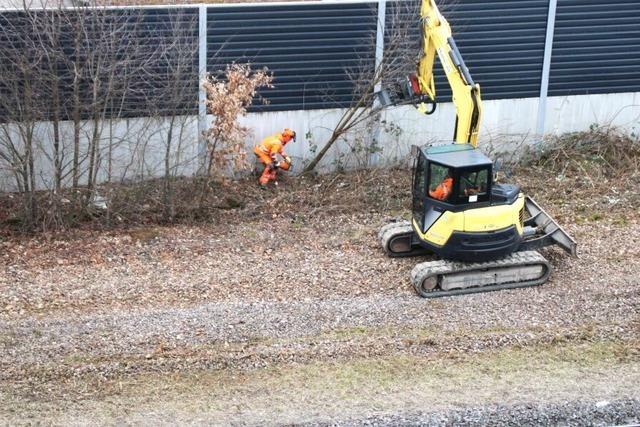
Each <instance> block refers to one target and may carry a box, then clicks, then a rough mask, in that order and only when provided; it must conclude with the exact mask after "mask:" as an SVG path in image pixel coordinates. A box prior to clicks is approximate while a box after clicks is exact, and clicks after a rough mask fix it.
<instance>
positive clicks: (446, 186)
mask: <svg viewBox="0 0 640 427" xmlns="http://www.w3.org/2000/svg"><path fill="white" fill-rule="evenodd" d="M452 190H453V178H451V176H450V175H449V174H447V176H446V177H445V178H444V179H443V180H442V182H441V183H440V184H438V186H437V187H436V188H435V190H431V191H429V196H431V197H433V198H434V199H436V200H447V198H449V195H450V194H451V191H452Z"/></svg>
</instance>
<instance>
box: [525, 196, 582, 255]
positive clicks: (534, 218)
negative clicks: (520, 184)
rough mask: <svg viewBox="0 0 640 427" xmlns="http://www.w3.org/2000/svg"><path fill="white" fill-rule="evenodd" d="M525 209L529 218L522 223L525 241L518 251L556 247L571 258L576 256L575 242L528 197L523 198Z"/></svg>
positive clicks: (576, 245)
mask: <svg viewBox="0 0 640 427" xmlns="http://www.w3.org/2000/svg"><path fill="white" fill-rule="evenodd" d="M525 209H526V210H527V213H528V214H529V216H530V217H529V218H527V219H526V220H525V221H524V227H525V232H524V234H525V239H524V241H523V243H522V245H520V248H518V250H520V251H526V250H531V249H538V248H542V247H544V246H550V245H558V246H560V247H561V248H562V249H564V250H565V251H567V252H568V253H569V254H571V255H572V256H577V247H578V244H577V243H576V241H575V240H573V239H572V238H571V236H569V234H567V232H566V231H564V230H563V229H562V227H560V225H559V224H558V223H557V222H556V221H554V219H553V218H551V216H550V215H549V214H548V213H546V212H545V211H544V209H542V208H541V207H540V206H539V205H538V204H537V203H536V202H535V201H534V200H533V199H532V198H531V197H529V196H526V198H525Z"/></svg>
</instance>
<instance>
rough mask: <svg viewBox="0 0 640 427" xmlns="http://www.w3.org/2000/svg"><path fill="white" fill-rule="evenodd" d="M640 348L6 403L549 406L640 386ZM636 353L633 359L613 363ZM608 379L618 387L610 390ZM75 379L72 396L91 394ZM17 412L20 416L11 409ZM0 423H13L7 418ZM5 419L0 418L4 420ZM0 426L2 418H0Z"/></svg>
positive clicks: (428, 361)
mask: <svg viewBox="0 0 640 427" xmlns="http://www.w3.org/2000/svg"><path fill="white" fill-rule="evenodd" d="M638 349H639V347H638V343H634V344H629V343H618V342H607V341H603V342H595V343H590V342H580V343H571V342H570V343H564V344H561V345H542V346H538V347H532V348H507V349H503V350H497V351H488V352H483V353H469V354H452V355H451V357H447V356H446V355H438V356H437V357H435V356H431V357H423V356H420V357H415V356H397V357H383V358H366V357H361V358H357V359H353V360H345V361H329V362H312V363H308V364H295V365H292V366H276V367H271V368H266V369H260V370H257V371H247V372H228V371H216V370H206V371H195V372H188V373H174V374H164V375H162V374H161V375H158V374H144V375H139V376H133V377H125V378H119V379H116V380H110V381H107V382H104V381H98V382H99V383H100V386H101V387H102V388H103V389H110V390H111V393H109V394H110V395H111V396H112V397H110V398H107V399H100V400H93V399H91V398H90V399H81V400H75V401H68V402H67V403H66V404H65V405H59V404H56V405H50V404H48V403H46V402H40V403H39V404H34V403H33V402H31V403H30V402H28V401H22V402H18V401H15V402H6V401H5V403H10V404H11V406H12V407H13V408H14V410H18V411H20V412H22V413H25V414H27V413H33V411H34V410H38V409H42V408H47V410H48V411H49V412H48V415H47V416H45V417H42V416H38V417H37V418H36V419H38V420H41V421H45V422H53V423H56V424H67V423H69V422H71V420H73V422H74V423H80V424H83V423H91V424H95V423H100V424H102V423H111V422H114V421H117V422H118V423H124V424H129V423H133V424H137V423H150V422H151V423H168V422H171V420H176V419H179V420H181V422H184V423H193V422H195V423H198V422H199V421H198V420H207V421H206V422H207V424H215V425H222V424H230V423H241V424H243V425H247V424H254V423H259V424H262V425H268V424H279V425H281V424H287V423H300V422H310V421H316V422H317V421H329V420H335V419H345V418H348V417H359V416H362V414H371V413H376V414H385V413H394V411H396V410H397V408H399V407H402V408H403V410H404V411H408V412H409V411H419V410H425V409H427V408H428V409H429V410H431V411H437V410H447V409H451V408H456V407H461V406H469V405H474V404H475V403H476V402H478V401H482V402H484V403H494V404H495V403H500V404H502V405H509V404H522V403H526V404H535V403H537V402H544V401H546V400H548V399H550V398H551V399H556V400H562V399H566V400H572V399H575V398H576V396H580V395H583V393H587V394H588V395H589V398H590V399H593V400H606V399H615V398H616V397H617V396H618V395H619V393H620V392H621V391H622V390H627V391H628V392H630V393H631V395H632V396H635V397H637V396H639V395H638V393H637V390H636V392H633V390H635V389H636V387H635V384H637V382H638V381H640V369H639V365H638V364H637V360H638V359H637V354H638ZM630 352H635V354H636V356H635V359H632V360H630V359H628V358H626V357H622V358H621V357H620V354H629V353H630ZM611 376H615V377H616V378H617V380H616V382H615V384H612V383H611V381H610V378H611ZM92 387H95V382H86V381H85V380H80V381H79V382H77V381H76V382H75V383H74V388H75V389H76V390H78V389H85V390H90V389H91V388H92ZM18 408H19V409H18ZM3 415H4V417H5V419H4V420H5V421H8V422H12V421H15V420H16V419H15V418H13V417H11V416H10V415H9V414H7V413H4V414H3ZM1 416H2V415H0V417H1ZM0 420H2V418H0Z"/></svg>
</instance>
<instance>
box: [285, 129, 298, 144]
mask: <svg viewBox="0 0 640 427" xmlns="http://www.w3.org/2000/svg"><path fill="white" fill-rule="evenodd" d="M282 136H283V137H284V138H288V139H287V141H291V140H293V141H295V140H296V132H295V131H293V130H291V129H289V128H285V129H284V131H283V132H282Z"/></svg>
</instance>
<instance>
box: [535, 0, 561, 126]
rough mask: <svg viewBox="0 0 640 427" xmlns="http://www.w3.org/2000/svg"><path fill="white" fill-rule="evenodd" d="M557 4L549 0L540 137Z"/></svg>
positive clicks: (547, 88) (538, 124) (543, 122)
mask: <svg viewBox="0 0 640 427" xmlns="http://www.w3.org/2000/svg"><path fill="white" fill-rule="evenodd" d="M557 4H558V1H557V0H549V14H548V15H547V35H546V38H545V42H544V60H543V62H542V79H541V82H540V98H539V100H538V123H537V126H536V134H537V136H539V137H540V138H542V137H543V135H544V125H545V120H546V117H547V92H548V91H549V73H550V70H551V52H552V51H553V33H554V31H555V24H556V8H557Z"/></svg>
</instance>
